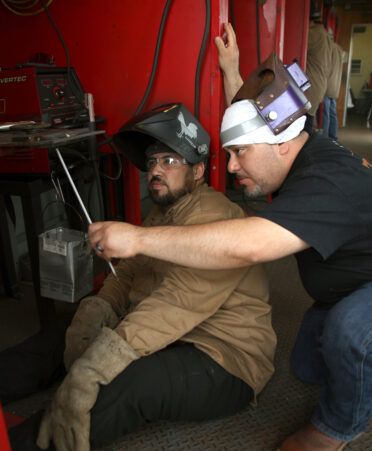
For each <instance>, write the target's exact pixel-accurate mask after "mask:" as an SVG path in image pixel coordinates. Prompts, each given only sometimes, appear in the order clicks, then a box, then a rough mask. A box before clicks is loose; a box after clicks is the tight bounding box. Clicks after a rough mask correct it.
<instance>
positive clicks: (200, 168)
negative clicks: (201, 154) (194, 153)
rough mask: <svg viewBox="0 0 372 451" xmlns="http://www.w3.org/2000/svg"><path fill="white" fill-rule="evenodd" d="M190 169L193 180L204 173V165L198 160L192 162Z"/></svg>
mask: <svg viewBox="0 0 372 451" xmlns="http://www.w3.org/2000/svg"><path fill="white" fill-rule="evenodd" d="M192 170H193V172H194V180H200V179H201V178H202V177H203V175H204V172H205V165H204V163H203V162H202V161H200V162H199V163H196V164H194V166H193V168H192Z"/></svg>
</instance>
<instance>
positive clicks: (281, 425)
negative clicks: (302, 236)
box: [4, 257, 372, 451]
mask: <svg viewBox="0 0 372 451" xmlns="http://www.w3.org/2000/svg"><path fill="white" fill-rule="evenodd" d="M268 270H269V274H270V280H271V303H272V306H273V325H274V328H275V330H276V332H277V335H278V349H277V353H276V372H275V374H274V376H273V378H272V379H271V381H270V382H269V384H268V385H267V386H266V388H265V390H264V391H263V392H262V393H261V395H260V397H259V403H258V406H257V407H249V408H247V409H245V410H243V411H241V412H240V413H238V414H237V415H234V416H231V417H227V418H221V419H218V420H213V421H205V422H202V423H193V422H163V421H162V422H156V423H153V424H149V425H147V426H146V427H144V428H142V429H141V430H139V431H138V432H136V433H132V434H128V435H127V436H125V437H123V438H121V439H120V440H118V441H116V442H115V443H113V444H111V445H110V446H108V447H105V448H103V449H102V451H124V450H130V451H155V450H156V451H161V450H167V451H168V450H174V451H184V450H185V451H186V450H193V451H207V450H221V451H223V450H228V451H231V450H237V451H238V450H249V451H274V450H276V448H277V446H278V445H279V444H280V443H281V442H282V440H283V439H284V438H285V437H287V436H288V435H290V434H291V433H293V432H295V431H296V430H297V429H298V428H299V427H301V426H302V425H303V424H304V423H306V422H307V421H308V419H309V417H310V416H311V412H312V410H313V408H314V406H315V405H316V401H317V391H318V389H317V387H314V386H311V385H307V384H303V383H301V382H299V381H298V380H296V379H295V378H294V377H293V376H292V375H291V373H290V370H289V355H290V352H291V349H292V346H293V343H294V341H295V338H296V334H297V330H298V327H299V324H300V321H301V318H302V315H303V313H304V311H305V310H306V309H307V307H308V306H309V305H310V304H311V300H310V298H309V297H308V295H307V294H306V293H305V291H304V289H303V288H302V285H301V283H300V280H299V276H298V273H297V267H296V262H295V259H294V257H287V258H285V259H282V260H279V261H277V262H273V263H270V264H268ZM53 392H54V389H53V388H51V389H50V390H48V391H45V392H42V393H38V394H35V395H32V396H30V397H29V398H27V399H26V400H20V401H17V402H14V403H12V404H8V405H6V406H5V409H4V410H7V411H10V412H12V413H15V414H18V415H22V416H26V417H27V416H29V415H30V414H31V413H33V412H35V411H37V410H39V409H40V408H43V407H45V406H46V404H47V402H48V400H49V399H50V396H51V394H52V393H53ZM345 449H347V450H354V451H356V450H360V451H361V450H372V422H370V424H369V428H368V429H367V432H366V433H365V434H364V435H363V436H362V437H361V438H359V439H358V440H357V441H355V442H353V443H350V444H348V445H347V447H346V448H345Z"/></svg>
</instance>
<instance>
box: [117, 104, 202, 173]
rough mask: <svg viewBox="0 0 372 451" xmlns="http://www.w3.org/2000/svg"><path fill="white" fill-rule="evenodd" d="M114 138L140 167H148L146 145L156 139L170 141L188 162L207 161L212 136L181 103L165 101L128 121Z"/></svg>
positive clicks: (123, 152) (142, 168) (124, 153)
mask: <svg viewBox="0 0 372 451" xmlns="http://www.w3.org/2000/svg"><path fill="white" fill-rule="evenodd" d="M113 141H114V143H115V145H116V146H117V147H118V149H119V150H120V151H121V152H122V154H123V155H124V156H125V157H127V158H128V160H129V161H131V162H132V163H133V164H134V165H135V166H137V168H138V169H140V170H141V171H146V170H147V169H146V153H145V151H146V149H147V148H148V147H149V146H150V145H151V144H153V143H154V142H156V141H160V142H162V143H163V144H165V145H167V146H168V147H169V148H170V149H172V150H173V151H174V152H177V153H178V154H179V155H181V156H182V157H184V158H185V159H186V160H187V161H188V162H189V163H191V164H195V163H198V162H200V161H205V160H206V159H207V157H208V154H209V144H210V137H209V135H208V133H207V132H206V131H205V129H204V128H203V127H202V126H201V124H200V123H199V121H198V120H197V119H196V118H195V116H193V115H192V114H191V113H190V111H189V110H188V109H187V108H186V107H185V106H184V105H183V104H182V103H172V104H168V105H162V106H160V107H158V108H155V109H153V110H151V111H149V112H146V113H143V114H139V115H137V116H134V117H133V118H131V119H130V120H129V121H128V122H126V123H125V124H124V125H123V126H122V127H121V128H120V130H119V131H118V132H117V133H116V134H115V135H114V137H113Z"/></svg>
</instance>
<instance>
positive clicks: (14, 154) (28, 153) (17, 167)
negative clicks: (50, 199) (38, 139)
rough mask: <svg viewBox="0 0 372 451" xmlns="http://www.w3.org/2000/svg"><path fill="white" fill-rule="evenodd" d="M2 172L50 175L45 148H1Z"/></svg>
mask: <svg viewBox="0 0 372 451" xmlns="http://www.w3.org/2000/svg"><path fill="white" fill-rule="evenodd" d="M0 174H24V175H26V176H27V175H33V176H34V175H49V174H50V167H49V158H48V150H47V149H45V148H36V147H34V148H32V149H27V148H26V149H22V148H2V149H1V148H0Z"/></svg>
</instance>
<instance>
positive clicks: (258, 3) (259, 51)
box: [256, 0, 261, 64]
mask: <svg viewBox="0 0 372 451" xmlns="http://www.w3.org/2000/svg"><path fill="white" fill-rule="evenodd" d="M256 30H257V61H258V64H261V43H260V0H256Z"/></svg>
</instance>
